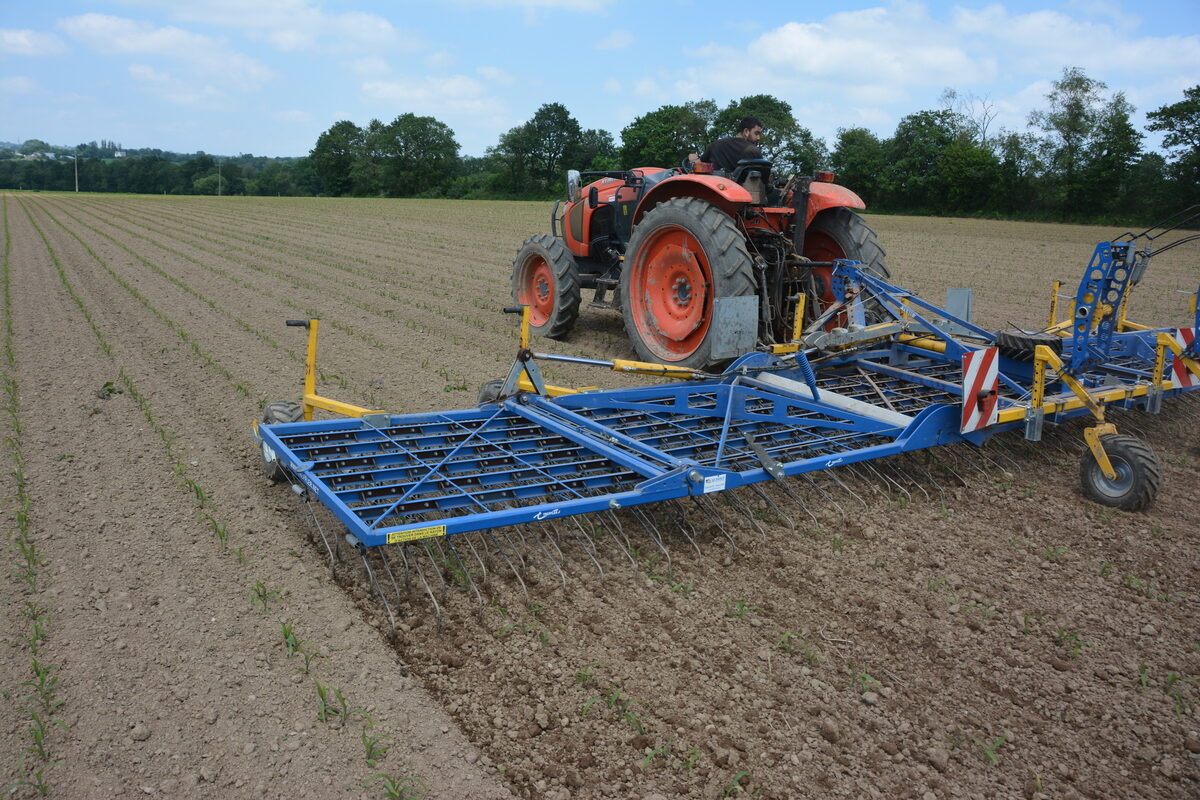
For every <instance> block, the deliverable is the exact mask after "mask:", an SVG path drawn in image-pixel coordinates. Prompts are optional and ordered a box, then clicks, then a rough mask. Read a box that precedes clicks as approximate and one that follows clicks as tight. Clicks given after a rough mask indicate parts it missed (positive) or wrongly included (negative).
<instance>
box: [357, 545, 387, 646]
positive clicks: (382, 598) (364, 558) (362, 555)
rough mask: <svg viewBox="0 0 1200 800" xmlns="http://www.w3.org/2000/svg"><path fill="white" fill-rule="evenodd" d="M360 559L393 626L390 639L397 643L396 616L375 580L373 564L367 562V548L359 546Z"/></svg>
mask: <svg viewBox="0 0 1200 800" xmlns="http://www.w3.org/2000/svg"><path fill="white" fill-rule="evenodd" d="M355 549H356V550H358V557H359V558H360V559H362V565H363V569H365V570H366V571H367V579H368V580H369V581H370V582H371V586H372V588H374V589H375V594H377V595H379V602H381V603H383V610H384V611H386V612H387V615H388V622H389V623H390V625H391V632H390V633H389V634H388V637H389V638H390V639H391V641H392V642H393V643H395V641H396V615H395V614H393V613H392V606H391V604H390V603H388V601H387V595H385V594H384V593H383V587H381V586H380V585H379V581H377V580H375V570H373V569H371V562H370V561H368V560H367V548H365V547H362V546H359V547H356V548H355Z"/></svg>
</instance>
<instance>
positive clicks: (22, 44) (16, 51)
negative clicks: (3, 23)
mask: <svg viewBox="0 0 1200 800" xmlns="http://www.w3.org/2000/svg"><path fill="white" fill-rule="evenodd" d="M66 50H67V48H66V45H64V44H63V40H62V39H60V38H58V37H57V36H55V35H54V34H53V33H42V32H41V31H31V30H28V29H19V30H18V29H16V28H0V53H5V54H7V55H10V56H57V55H60V54H62V53H64V52H66Z"/></svg>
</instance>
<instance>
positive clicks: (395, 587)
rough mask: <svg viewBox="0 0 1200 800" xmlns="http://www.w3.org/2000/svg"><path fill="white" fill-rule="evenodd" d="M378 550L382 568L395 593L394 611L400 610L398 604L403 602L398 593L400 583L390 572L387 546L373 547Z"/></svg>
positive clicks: (390, 566)
mask: <svg viewBox="0 0 1200 800" xmlns="http://www.w3.org/2000/svg"><path fill="white" fill-rule="evenodd" d="M375 549H376V550H377V551H378V552H379V560H380V561H381V562H383V570H384V572H386V573H387V576H388V580H389V581H391V582H392V591H393V592H395V593H396V611H397V612H398V611H399V610H400V604H401V603H403V602H404V598H403V597H402V596H401V595H400V585H399V584H397V583H396V575H395V574H394V573H393V572H392V564H391V561H389V560H388V555H387V548H386V547H377V548H375Z"/></svg>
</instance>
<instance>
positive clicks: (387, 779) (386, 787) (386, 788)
mask: <svg viewBox="0 0 1200 800" xmlns="http://www.w3.org/2000/svg"><path fill="white" fill-rule="evenodd" d="M377 784H382V785H383V796H384V797H386V798H387V800H425V798H427V797H429V785H428V784H426V783H425V781H423V780H421V779H420V778H414V777H407V778H393V777H392V776H391V775H387V774H385V773H383V772H380V773H379V774H377V775H372V776H371V779H370V780H369V781H366V782H364V783H363V787H364V788H367V789H370V788H371V787H372V786H375V785H377Z"/></svg>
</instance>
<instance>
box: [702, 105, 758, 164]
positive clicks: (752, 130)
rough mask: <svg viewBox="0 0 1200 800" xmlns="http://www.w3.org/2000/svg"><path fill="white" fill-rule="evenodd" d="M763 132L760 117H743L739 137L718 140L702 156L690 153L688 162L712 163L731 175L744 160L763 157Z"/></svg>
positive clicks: (739, 127) (739, 126)
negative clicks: (760, 142)
mask: <svg viewBox="0 0 1200 800" xmlns="http://www.w3.org/2000/svg"><path fill="white" fill-rule="evenodd" d="M762 131H763V124H762V122H761V121H759V119H758V117H743V118H742V120H741V121H740V122H738V134H737V136H727V137H725V138H724V139H718V140H717V141H715V142H713V143H712V144H710V145H709V146H708V148H707V149H705V151H704V153H703V154H702V155H699V156H698V155H696V154H695V153H689V154H688V161H690V162H691V163H693V164H695V163H696V162H697V161H706V162H711V163H712V165H713V166H714V167H715V168H716V169H718V170H720V171H721V172H724V173H726V174H729V173H731V172H733V168H734V167H736V166H737V163H738V162H739V161H741V160H742V159H744V158H762V157H763V154H762V150H760V149H758V140H759V137H760V136H762Z"/></svg>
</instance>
